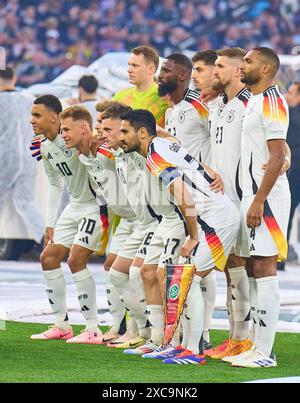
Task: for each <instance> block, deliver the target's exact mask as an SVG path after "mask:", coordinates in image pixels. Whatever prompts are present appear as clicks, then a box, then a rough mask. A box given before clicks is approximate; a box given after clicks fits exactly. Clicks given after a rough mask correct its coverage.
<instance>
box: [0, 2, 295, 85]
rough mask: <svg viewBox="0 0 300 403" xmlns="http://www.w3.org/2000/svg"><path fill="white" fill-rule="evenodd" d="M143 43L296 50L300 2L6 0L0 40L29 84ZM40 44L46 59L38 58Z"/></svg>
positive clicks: (163, 48) (164, 49)
mask: <svg viewBox="0 0 300 403" xmlns="http://www.w3.org/2000/svg"><path fill="white" fill-rule="evenodd" d="M275 10H276V11H275ZM142 43H143V44H149V43H150V44H151V45H152V46H154V47H155V48H156V49H157V50H158V51H159V52H160V54H161V55H162V56H165V55H168V54H170V53H174V52H182V51H184V50H187V49H188V50H191V51H197V50H199V49H200V48H199V46H201V49H200V50H203V49H204V48H203V47H202V46H207V45H210V46H211V47H213V48H215V49H219V48H222V47H227V46H241V47H244V48H246V49H247V50H248V49H250V48H251V47H255V46H260V45H265V46H270V47H272V48H273V49H274V50H275V51H276V52H277V53H285V54H291V52H292V50H293V48H294V47H295V46H297V45H298V46H300V2H299V1H298V0H257V1H251V0H228V1H225V0H161V1H158V0H136V1H133V0H101V1H99V0H86V1H83V0H69V1H61V0H52V1H51V2H49V1H46V0H39V1H37V0H0V46H4V47H5V48H6V51H7V59H8V62H9V63H11V64H12V65H14V67H15V68H16V69H17V70H18V72H19V73H20V74H21V76H20V82H21V83H22V85H25V82H27V84H30V83H31V82H32V80H28V71H30V70H32V71H33V72H34V76H33V77H35V78H36V79H37V80H38V81H40V80H47V81H50V80H52V79H54V78H55V77H56V76H57V75H58V74H60V72H61V71H63V70H64V69H65V68H67V67H69V66H70V65H72V64H74V63H77V64H82V65H87V64H89V63H90V62H92V61H94V60H95V59H97V58H98V57H100V56H101V55H103V54H104V53H106V52H118V51H124V50H130V49H132V48H133V47H134V46H137V45H140V44H142ZM36 51H38V52H39V56H38V57H39V58H40V59H41V60H42V63H41V64H40V65H38V66H32V65H31V64H32V59H33V57H34V56H33V53H34V52H36ZM40 53H42V54H40ZM30 63H31V64H30ZM23 72H24V73H23ZM37 73H38V74H37ZM22 74H24V75H25V76H26V78H25V79H23V78H22ZM29 81H30V83H29Z"/></svg>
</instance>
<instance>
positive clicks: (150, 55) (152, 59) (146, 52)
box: [131, 45, 159, 71]
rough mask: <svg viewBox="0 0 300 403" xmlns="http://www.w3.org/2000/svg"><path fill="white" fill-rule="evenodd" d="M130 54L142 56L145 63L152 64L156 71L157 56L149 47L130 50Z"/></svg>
mask: <svg viewBox="0 0 300 403" xmlns="http://www.w3.org/2000/svg"><path fill="white" fill-rule="evenodd" d="M131 53H133V54H134V55H143V56H144V58H145V60H146V62H147V63H153V64H154V66H155V71H156V70H157V69H158V65H159V55H158V53H157V52H156V50H155V49H154V48H152V47H151V46H145V45H144V46H137V47H136V48H133V49H132V50H131Z"/></svg>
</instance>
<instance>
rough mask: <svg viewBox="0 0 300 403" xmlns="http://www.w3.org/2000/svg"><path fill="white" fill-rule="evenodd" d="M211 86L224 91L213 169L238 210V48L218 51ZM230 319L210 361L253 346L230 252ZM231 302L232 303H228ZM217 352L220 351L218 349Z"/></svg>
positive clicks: (241, 281) (242, 94) (214, 114)
mask: <svg viewBox="0 0 300 403" xmlns="http://www.w3.org/2000/svg"><path fill="white" fill-rule="evenodd" d="M217 55H218V58H217V59H216V61H215V69H214V73H213V78H214V79H213V82H212V87H213V88H214V89H216V90H220V89H221V90H222V92H223V107H222V108H221V109H218V108H213V109H212V111H211V113H210V121H211V122H212V125H211V131H210V135H211V147H212V155H213V167H214V169H216V170H218V172H220V175H221V177H222V178H223V181H224V185H225V192H226V193H227V194H228V196H229V198H230V200H231V201H232V202H233V203H234V204H235V205H236V207H237V208H238V209H240V200H241V198H242V189H241V169H240V158H241V127H242V120H243V116H244V112H245V107H246V105H247V102H248V101H249V99H250V97H251V94H250V92H249V91H248V90H247V89H246V88H245V86H244V84H243V83H241V81H240V70H239V66H240V63H241V62H242V60H243V57H244V56H245V51H244V50H243V49H240V48H229V49H224V50H221V51H218V52H217ZM226 275H227V281H228V291H230V293H231V295H229V297H228V301H227V305H228V306H229V312H230V311H231V312H230V315H229V318H230V320H231V319H232V321H231V326H232V334H231V335H230V339H229V342H228V345H227V347H226V348H225V349H224V351H221V352H218V351H215V352H214V353H213V355H212V358H215V359H223V360H224V361H226V360H227V358H228V357H231V356H235V355H238V354H240V353H242V352H244V351H246V350H249V349H250V348H251V346H252V342H251V341H250V340H249V339H248V337H249V321H250V302H249V283H248V277H247V273H246V270H245V260H244V259H242V258H241V257H238V256H236V255H235V250H233V251H232V254H231V255H230V257H229V259H228V262H227V270H226ZM230 302H231V303H230ZM217 350H219V349H217Z"/></svg>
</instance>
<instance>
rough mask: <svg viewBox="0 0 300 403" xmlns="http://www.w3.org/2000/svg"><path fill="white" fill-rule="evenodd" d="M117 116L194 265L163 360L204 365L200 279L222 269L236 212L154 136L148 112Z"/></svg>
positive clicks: (181, 155)
mask: <svg viewBox="0 0 300 403" xmlns="http://www.w3.org/2000/svg"><path fill="white" fill-rule="evenodd" d="M122 118H123V121H122V127H121V132H122V135H121V139H122V142H123V144H124V145H125V148H127V150H130V151H137V152H138V153H140V154H141V155H143V156H144V157H146V158H147V168H148V170H149V171H150V172H151V174H153V175H154V176H156V177H159V178H160V179H161V181H162V184H163V186H164V187H165V191H166V192H168V194H169V199H170V200H172V197H171V196H174V198H175V201H176V203H177V205H178V207H179V209H180V210H181V213H182V215H183V217H184V219H185V222H186V226H187V230H188V237H187V239H186V241H185V243H184V244H183V245H182V247H181V255H182V256H183V257H184V258H191V259H192V261H193V262H194V264H195V266H196V268H197V272H196V275H195V277H194V279H193V282H192V285H191V288H190V291H189V294H188V297H187V304H186V305H187V307H186V310H185V312H184V314H183V332H184V336H183V341H182V350H181V352H180V354H178V355H177V356H175V357H173V358H169V359H166V360H164V363H168V364H204V363H205V356H204V355H203V348H202V340H203V337H202V334H203V322H204V301H203V296H202V293H201V288H200V281H201V278H203V277H205V276H207V275H208V274H209V273H210V272H211V271H212V270H213V269H217V270H221V271H224V269H225V265H226V261H227V258H228V255H229V254H230V252H231V248H232V246H233V244H234V242H235V239H236V237H237V233H238V230H239V226H240V214H239V212H238V210H237V209H236V207H235V206H234V205H233V203H232V202H231V201H230V199H229V198H228V196H227V195H225V194H221V193H215V192H214V191H213V190H212V189H211V186H210V185H211V183H212V182H213V180H212V179H211V177H210V176H209V174H208V172H207V171H206V170H205V169H204V168H203V166H202V165H201V164H200V163H199V162H198V161H196V160H195V159H194V158H193V157H191V156H190V155H189V154H188V153H187V152H186V150H185V149H184V148H182V147H180V146H179V145H178V144H177V143H174V142H172V141H170V140H169V139H164V138H158V137H157V134H156V125H155V119H154V117H153V115H152V114H151V113H150V112H148V111H146V110H135V111H130V112H128V113H127V114H125V115H124V116H122ZM170 203H171V202H170ZM159 357H160V356H157V357H156V358H159Z"/></svg>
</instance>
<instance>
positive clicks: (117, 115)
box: [102, 102, 131, 120]
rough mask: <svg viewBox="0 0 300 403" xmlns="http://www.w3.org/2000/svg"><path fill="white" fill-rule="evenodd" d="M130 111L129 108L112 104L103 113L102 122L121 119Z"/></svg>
mask: <svg viewBox="0 0 300 403" xmlns="http://www.w3.org/2000/svg"><path fill="white" fill-rule="evenodd" d="M130 110H131V108H130V106H127V105H124V104H121V103H119V102H114V103H113V104H112V105H110V106H109V107H108V108H107V109H106V110H105V111H104V113H103V115H102V120H104V119H122V118H121V116H122V115H124V114H125V113H126V112H129V111H130Z"/></svg>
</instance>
